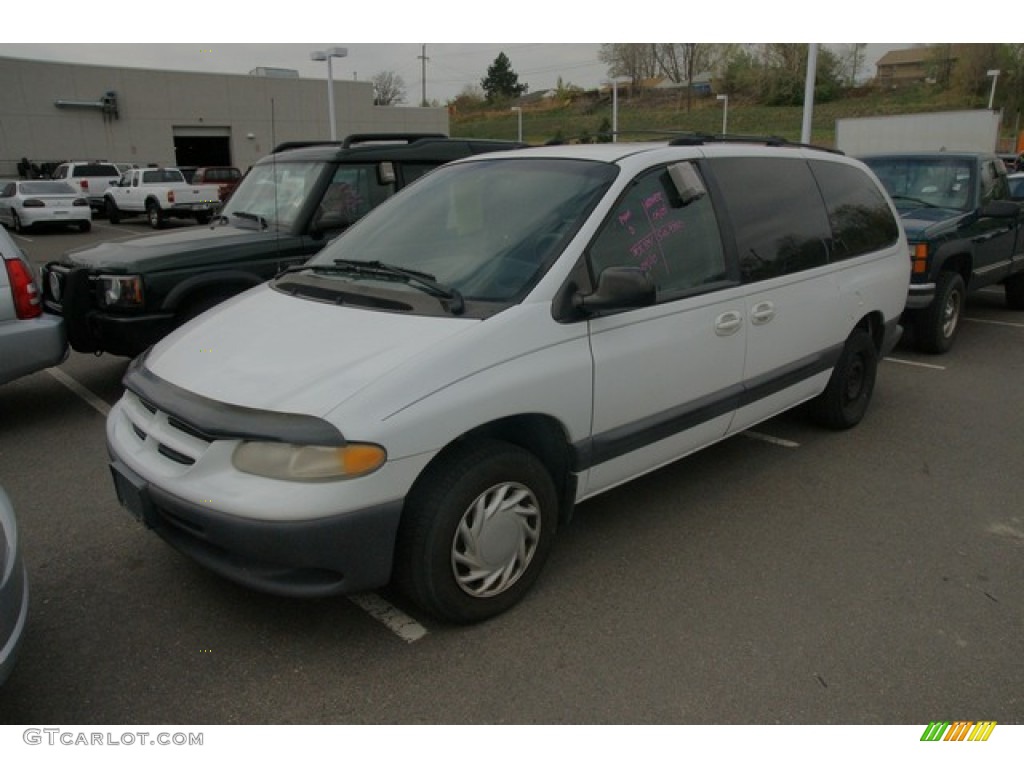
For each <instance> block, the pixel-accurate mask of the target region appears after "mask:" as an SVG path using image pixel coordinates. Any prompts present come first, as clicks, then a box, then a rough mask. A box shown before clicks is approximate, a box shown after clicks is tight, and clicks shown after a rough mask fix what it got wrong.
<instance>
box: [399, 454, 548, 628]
mask: <svg viewBox="0 0 1024 768" xmlns="http://www.w3.org/2000/svg"><path fill="white" fill-rule="evenodd" d="M557 504H558V500H557V494H556V492H555V486H554V483H553V481H552V479H551V476H550V474H549V473H548V471H547V469H546V468H545V467H544V465H543V464H541V462H540V461H539V460H538V459H537V458H536V457H535V456H534V455H533V454H532V453H530V452H528V451H526V450H524V449H522V448H519V447H517V446H514V445H511V444H509V443H505V442H501V441H497V440H479V441H470V442H466V443H463V444H462V445H459V446H457V447H455V448H454V449H453V450H452V451H451V453H449V454H448V455H446V456H442V457H441V458H440V459H439V460H438V463H437V464H436V465H435V466H434V467H432V468H430V469H428V470H427V473H426V474H425V475H424V477H422V478H421V479H420V480H419V481H418V482H417V483H416V486H415V487H414V488H413V490H412V492H411V493H410V494H409V498H408V499H407V502H406V507H405V511H404V513H403V519H402V527H401V530H400V532H399V540H398V548H397V551H396V558H397V559H396V564H395V570H396V581H397V583H398V585H399V586H400V587H401V588H402V589H403V590H404V591H405V592H406V593H407V594H408V595H409V596H410V597H411V598H412V599H413V600H414V601H416V603H417V604H418V605H419V606H420V607H422V608H423V609H424V610H426V611H428V612H429V613H431V614H433V615H435V616H437V617H439V618H441V619H444V620H447V621H453V622H457V623H462V624H468V623H472V622H477V621H483V620H485V619H488V618H491V617H493V616H496V615H498V614H500V613H502V612H503V611H506V610H508V609H509V608H511V607H512V606H513V605H515V604H516V603H517V602H519V600H521V599H522V597H523V596H524V595H525V594H526V592H527V591H528V590H529V589H530V587H531V586H532V585H533V583H534V582H535V581H536V580H537V576H538V575H539V573H540V571H541V568H542V567H543V565H544V562H545V560H546V559H547V556H548V554H549V552H550V551H551V546H552V544H553V541H554V535H555V528H556V526H557V519H558V511H557Z"/></svg>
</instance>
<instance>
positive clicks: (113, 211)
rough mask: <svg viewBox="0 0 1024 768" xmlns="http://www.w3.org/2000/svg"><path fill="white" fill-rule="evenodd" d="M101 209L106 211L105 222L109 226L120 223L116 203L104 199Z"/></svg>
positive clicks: (119, 213) (119, 214)
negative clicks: (109, 224)
mask: <svg viewBox="0 0 1024 768" xmlns="http://www.w3.org/2000/svg"><path fill="white" fill-rule="evenodd" d="M103 207H104V208H105V209H106V211H107V221H109V222H110V223H111V224H120V223H121V212H120V211H119V210H118V209H117V203H115V202H114V201H113V200H111V199H110V198H109V197H108V198H106V200H105V202H104V205H103Z"/></svg>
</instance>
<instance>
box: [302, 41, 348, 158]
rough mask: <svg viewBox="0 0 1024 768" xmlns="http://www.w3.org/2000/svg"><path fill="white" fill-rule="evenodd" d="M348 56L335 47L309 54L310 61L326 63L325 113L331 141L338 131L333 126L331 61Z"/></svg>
mask: <svg viewBox="0 0 1024 768" xmlns="http://www.w3.org/2000/svg"><path fill="white" fill-rule="evenodd" d="M346 56H348V48H342V47H340V46H336V47H334V48H328V49H327V50H325V51H313V52H312V53H311V54H309V58H310V59H311V60H312V61H326V62H327V111H328V112H329V113H330V118H331V141H337V140H338V130H337V128H336V127H335V124H334V73H333V72H332V71H331V59H342V58H344V57H346Z"/></svg>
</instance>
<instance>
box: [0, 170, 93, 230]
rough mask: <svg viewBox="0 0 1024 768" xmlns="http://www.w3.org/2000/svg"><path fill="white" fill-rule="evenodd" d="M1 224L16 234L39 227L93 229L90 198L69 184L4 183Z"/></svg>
mask: <svg viewBox="0 0 1024 768" xmlns="http://www.w3.org/2000/svg"><path fill="white" fill-rule="evenodd" d="M0 222H3V223H4V224H6V225H7V226H8V227H10V228H11V229H13V230H14V231H16V232H23V231H25V230H27V229H30V228H32V227H34V226H36V225H37V224H40V225H42V224H53V225H57V226H60V225H72V226H75V227H78V229H80V230H81V231H83V232H88V231H89V229H91V228H92V208H90V207H89V197H88V196H87V195H86V194H85V193H84V192H83V191H82V190H80V189H75V188H74V187H73V186H71V185H70V184H69V183H68V182H66V181H50V180H47V179H33V180H30V181H8V182H6V183H3V182H0Z"/></svg>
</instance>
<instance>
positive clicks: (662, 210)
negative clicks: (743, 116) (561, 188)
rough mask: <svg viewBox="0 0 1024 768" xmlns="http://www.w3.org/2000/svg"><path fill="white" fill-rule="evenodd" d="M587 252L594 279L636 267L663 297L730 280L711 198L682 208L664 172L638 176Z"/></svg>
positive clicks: (665, 171) (659, 171)
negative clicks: (609, 270)
mask: <svg viewBox="0 0 1024 768" xmlns="http://www.w3.org/2000/svg"><path fill="white" fill-rule="evenodd" d="M589 253H590V265H591V269H592V271H593V276H594V278H595V279H596V278H597V276H598V275H600V274H601V272H603V271H604V270H605V269H607V268H608V267H638V268H640V269H641V270H643V271H644V272H646V273H648V274H649V275H650V276H651V278H652V279H653V280H654V283H655V285H656V286H657V288H658V292H659V295H662V294H665V293H672V292H678V291H687V290H690V289H693V288H697V287H699V286H702V285H706V284H709V283H713V282H715V281H718V280H723V279H725V276H726V269H725V255H724V252H723V250H722V242H721V238H720V237H719V231H718V222H717V220H716V218H715V212H714V209H713V208H712V206H711V200H710V198H709V197H708V196H707V195H706V194H705V195H703V196H702V197H699V198H698V199H695V200H692V201H690V202H689V203H687V204H686V205H683V204H682V203H681V202H680V201H679V196H678V193H677V192H676V191H675V188H674V186H673V184H672V180H671V178H670V177H669V172H668V169H666V168H661V169H659V170H657V171H654V172H650V173H647V174H646V175H644V176H642V177H640V178H639V179H638V180H637V181H636V183H635V184H634V186H633V187H631V188H630V189H629V190H628V191H627V192H626V193H625V194H624V195H623V197H622V199H621V200H620V201H619V203H618V205H617V206H616V207H615V209H614V210H613V211H612V215H611V216H610V217H609V218H608V219H607V220H606V221H605V223H604V225H603V226H602V228H601V231H600V232H599V233H598V234H597V237H596V238H595V239H594V241H593V243H592V244H591V246H590V251H589Z"/></svg>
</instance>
